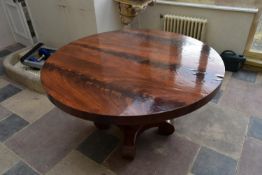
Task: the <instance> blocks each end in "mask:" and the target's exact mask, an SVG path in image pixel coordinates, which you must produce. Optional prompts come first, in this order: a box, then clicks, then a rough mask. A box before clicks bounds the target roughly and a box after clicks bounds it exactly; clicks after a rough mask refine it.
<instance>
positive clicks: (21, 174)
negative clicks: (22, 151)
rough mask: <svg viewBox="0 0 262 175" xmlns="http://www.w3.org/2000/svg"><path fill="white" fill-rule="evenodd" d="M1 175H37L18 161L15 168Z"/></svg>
mask: <svg viewBox="0 0 262 175" xmlns="http://www.w3.org/2000/svg"><path fill="white" fill-rule="evenodd" d="M3 175H38V173H37V172H35V171H34V170H33V169H32V168H30V167H29V166H28V165H26V164H25V163H24V162H22V161H20V162H18V163H17V164H16V165H15V166H13V167H12V168H10V169H9V170H8V171H6V172H5V173H4V174H3Z"/></svg>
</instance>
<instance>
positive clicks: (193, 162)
mask: <svg viewBox="0 0 262 175" xmlns="http://www.w3.org/2000/svg"><path fill="white" fill-rule="evenodd" d="M201 148H202V146H201V145H199V148H198V150H197V152H196V155H195V156H194V158H193V160H192V162H191V163H190V165H189V169H188V172H187V173H188V174H189V173H191V174H193V173H192V168H193V166H194V164H195V161H196V159H197V156H198V155H199V152H200V150H201Z"/></svg>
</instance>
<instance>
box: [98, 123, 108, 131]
mask: <svg viewBox="0 0 262 175" xmlns="http://www.w3.org/2000/svg"><path fill="white" fill-rule="evenodd" d="M94 124H95V126H96V128H97V129H100V130H106V129H109V128H110V125H109V124H106V123H98V122H94Z"/></svg>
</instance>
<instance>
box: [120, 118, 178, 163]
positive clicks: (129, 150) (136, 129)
mask: <svg viewBox="0 0 262 175" xmlns="http://www.w3.org/2000/svg"><path fill="white" fill-rule="evenodd" d="M153 127H158V133H159V134H161V135H171V134H173V133H174V132H175V127H174V126H173V125H172V124H171V122H170V121H164V122H161V123H153V124H149V125H143V126H137V125H135V126H119V128H120V129H121V130H122V132H123V134H124V142H123V146H122V157H123V158H125V159H129V160H133V159H134V158H135V154H136V139H137V137H138V136H139V135H140V134H142V133H143V132H144V131H145V130H147V129H150V128H153Z"/></svg>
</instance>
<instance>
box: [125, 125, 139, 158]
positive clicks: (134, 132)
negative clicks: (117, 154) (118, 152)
mask: <svg viewBox="0 0 262 175" xmlns="http://www.w3.org/2000/svg"><path fill="white" fill-rule="evenodd" d="M141 128H142V127H141V126H120V129H121V130H122V131H123V134H124V143H123V146H122V157H123V158H125V159H129V160H133V159H134V157H135V154H136V139H137V136H138V135H139V133H140V130H141Z"/></svg>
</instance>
